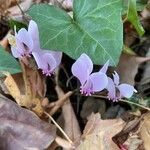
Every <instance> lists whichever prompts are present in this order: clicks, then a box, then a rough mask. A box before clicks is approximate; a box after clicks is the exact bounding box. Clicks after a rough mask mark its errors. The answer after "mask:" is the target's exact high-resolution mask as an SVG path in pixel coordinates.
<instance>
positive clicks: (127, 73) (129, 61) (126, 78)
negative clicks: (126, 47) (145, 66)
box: [116, 53, 150, 85]
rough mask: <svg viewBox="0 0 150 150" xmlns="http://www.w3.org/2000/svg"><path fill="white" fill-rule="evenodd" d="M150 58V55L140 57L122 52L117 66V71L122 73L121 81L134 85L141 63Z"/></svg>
mask: <svg viewBox="0 0 150 150" xmlns="http://www.w3.org/2000/svg"><path fill="white" fill-rule="evenodd" d="M149 60H150V57H138V56H133V55H128V54H125V53H122V54H121V57H120V61H119V64H118V66H117V68H116V71H117V72H118V74H119V75H120V82H121V83H128V84H130V85H134V78H135V75H136V74H137V71H138V67H139V65H140V64H142V63H144V62H146V61H149Z"/></svg>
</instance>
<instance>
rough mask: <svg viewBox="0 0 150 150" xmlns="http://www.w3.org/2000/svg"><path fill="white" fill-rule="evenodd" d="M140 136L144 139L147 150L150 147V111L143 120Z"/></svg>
mask: <svg viewBox="0 0 150 150" xmlns="http://www.w3.org/2000/svg"><path fill="white" fill-rule="evenodd" d="M140 137H141V139H142V141H143V144H144V148H145V150H149V149H150V113H148V114H147V115H145V117H144V120H143V121H142V122H141V130H140Z"/></svg>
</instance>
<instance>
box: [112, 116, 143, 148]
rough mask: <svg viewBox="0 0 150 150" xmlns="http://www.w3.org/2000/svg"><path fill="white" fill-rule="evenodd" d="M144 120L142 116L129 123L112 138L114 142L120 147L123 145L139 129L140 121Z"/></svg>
mask: <svg viewBox="0 0 150 150" xmlns="http://www.w3.org/2000/svg"><path fill="white" fill-rule="evenodd" d="M142 118H143V116H141V117H140V118H135V119H133V120H132V121H129V122H128V123H127V124H126V125H125V126H124V127H123V129H122V130H121V131H120V132H119V133H118V134H116V135H115V136H114V137H113V138H112V139H113V141H114V142H115V143H116V144H117V145H118V147H119V146H121V145H123V143H124V142H125V141H126V140H127V139H128V138H129V135H130V134H131V133H134V132H136V131H137V130H138V129H139V125H140V121H141V119H142ZM130 146H131V144H130Z"/></svg>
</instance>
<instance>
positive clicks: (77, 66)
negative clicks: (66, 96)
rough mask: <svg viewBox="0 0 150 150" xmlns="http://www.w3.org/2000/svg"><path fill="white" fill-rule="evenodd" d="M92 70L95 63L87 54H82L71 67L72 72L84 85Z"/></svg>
mask: <svg viewBox="0 0 150 150" xmlns="http://www.w3.org/2000/svg"><path fill="white" fill-rule="evenodd" d="M92 70H93V63H92V61H91V59H90V58H89V57H88V56H87V55H86V54H82V55H81V56H80V57H79V58H78V59H77V60H76V62H75V63H74V64H73V65H72V68H71V71H72V74H73V75H74V76H75V77H77V78H78V79H79V80H80V82H81V84H82V85H83V84H84V83H85V82H86V80H87V79H88V78H89V75H90V74H91V72H92Z"/></svg>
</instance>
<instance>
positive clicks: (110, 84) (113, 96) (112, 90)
mask: <svg viewBox="0 0 150 150" xmlns="http://www.w3.org/2000/svg"><path fill="white" fill-rule="evenodd" d="M106 89H107V90H108V98H109V99H112V100H115V99H116V87H115V84H114V82H113V80H112V79H111V78H109V77H108V84H107V87H106Z"/></svg>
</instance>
